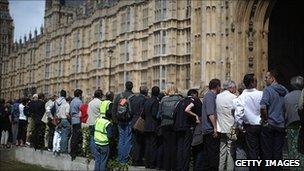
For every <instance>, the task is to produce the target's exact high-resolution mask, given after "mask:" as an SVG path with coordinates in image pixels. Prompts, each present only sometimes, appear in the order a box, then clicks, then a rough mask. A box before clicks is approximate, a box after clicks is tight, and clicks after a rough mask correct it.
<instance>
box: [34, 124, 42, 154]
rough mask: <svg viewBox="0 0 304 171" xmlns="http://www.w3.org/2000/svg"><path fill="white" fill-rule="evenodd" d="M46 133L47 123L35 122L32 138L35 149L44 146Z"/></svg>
mask: <svg viewBox="0 0 304 171" xmlns="http://www.w3.org/2000/svg"><path fill="white" fill-rule="evenodd" d="M44 134H45V124H44V123H34V131H33V136H32V140H33V147H34V149H35V150H36V149H43V148H44Z"/></svg>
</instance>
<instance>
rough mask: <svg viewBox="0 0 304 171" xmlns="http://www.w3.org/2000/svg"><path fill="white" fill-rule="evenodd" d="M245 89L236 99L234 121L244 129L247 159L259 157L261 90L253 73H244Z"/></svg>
mask: <svg viewBox="0 0 304 171" xmlns="http://www.w3.org/2000/svg"><path fill="white" fill-rule="evenodd" d="M243 83H244V85H245V87H246V89H245V90H244V91H243V93H242V94H241V95H240V96H239V97H238V99H237V107H236V110H235V121H236V123H237V124H238V125H239V126H243V128H244V129H245V131H246V132H245V137H246V143H247V146H248V153H247V157H248V159H249V160H256V159H259V156H260V139H261V124H260V121H261V118H260V115H261V114H260V101H261V98H262V95H263V92H262V91H258V90H257V89H256V86H257V80H256V78H255V76H254V74H246V75H245V76H244V79H243ZM255 169H257V168H255Z"/></svg>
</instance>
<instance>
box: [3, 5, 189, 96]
mask: <svg viewBox="0 0 304 171" xmlns="http://www.w3.org/2000/svg"><path fill="white" fill-rule="evenodd" d="M190 4H191V3H190V1H119V3H117V4H115V5H114V6H113V7H109V8H105V7H103V8H101V7H100V6H98V4H93V13H92V14H90V15H89V16H83V15H78V14H77V12H71V11H73V9H72V10H70V9H71V8H70V7H66V8H65V7H60V4H59V3H56V1H55V2H54V1H53V3H52V7H51V8H49V10H46V13H45V28H42V29H43V34H41V35H36V36H35V35H34V36H33V37H32V38H31V39H26V38H25V39H26V41H25V42H24V41H23V42H22V43H20V42H19V43H15V47H14V49H13V52H12V53H11V54H10V57H9V62H8V63H9V67H8V68H9V69H8V70H6V71H5V73H4V81H5V82H6V85H5V86H4V87H3V89H2V92H1V96H3V97H5V98H18V97H20V96H23V94H24V90H25V89H31V88H32V87H34V88H36V90H37V92H44V93H47V94H53V93H57V92H58V91H60V89H62V88H63V89H66V90H68V92H69V93H70V95H72V92H73V90H75V89H76V88H81V89H82V90H83V91H84V94H88V95H92V93H93V92H94V90H95V89H97V88H101V89H102V90H104V91H107V90H108V89H109V86H110V87H111V90H113V91H114V92H119V91H122V90H123V89H124V82H125V81H127V80H131V81H133V83H134V90H135V91H138V89H139V86H140V85H147V86H148V87H152V86H154V85H157V86H160V87H161V88H162V89H164V87H165V86H166V84H168V83H174V84H177V85H178V86H179V88H180V89H181V90H184V89H188V88H190V52H191V44H190V40H191V30H190V26H191V21H190V20H191V19H190V16H191V15H190V13H189V12H188V13H187V12H186V10H187V7H188V8H189V7H190ZM74 11H77V10H75V9H74ZM110 52H112V53H110ZM110 61H111V62H110ZM110 70H111V71H110ZM109 80H110V81H109ZM109 82H110V83H111V85H109Z"/></svg>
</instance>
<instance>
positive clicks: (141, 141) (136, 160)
mask: <svg viewBox="0 0 304 171" xmlns="http://www.w3.org/2000/svg"><path fill="white" fill-rule="evenodd" d="M131 151H132V161H133V164H134V165H136V166H141V165H143V164H144V162H143V157H144V154H145V153H144V151H145V138H144V134H143V133H140V132H138V131H136V130H132V150H131Z"/></svg>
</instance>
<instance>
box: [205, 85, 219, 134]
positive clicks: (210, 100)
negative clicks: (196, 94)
mask: <svg viewBox="0 0 304 171" xmlns="http://www.w3.org/2000/svg"><path fill="white" fill-rule="evenodd" d="M215 99H216V94H215V93H213V92H212V91H210V90H209V91H208V92H207V93H206V95H205V96H204V98H203V104H202V126H203V134H204V135H205V134H209V133H211V132H213V130H214V128H213V125H212V123H211V121H210V119H209V116H210V115H215V117H216V104H215Z"/></svg>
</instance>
